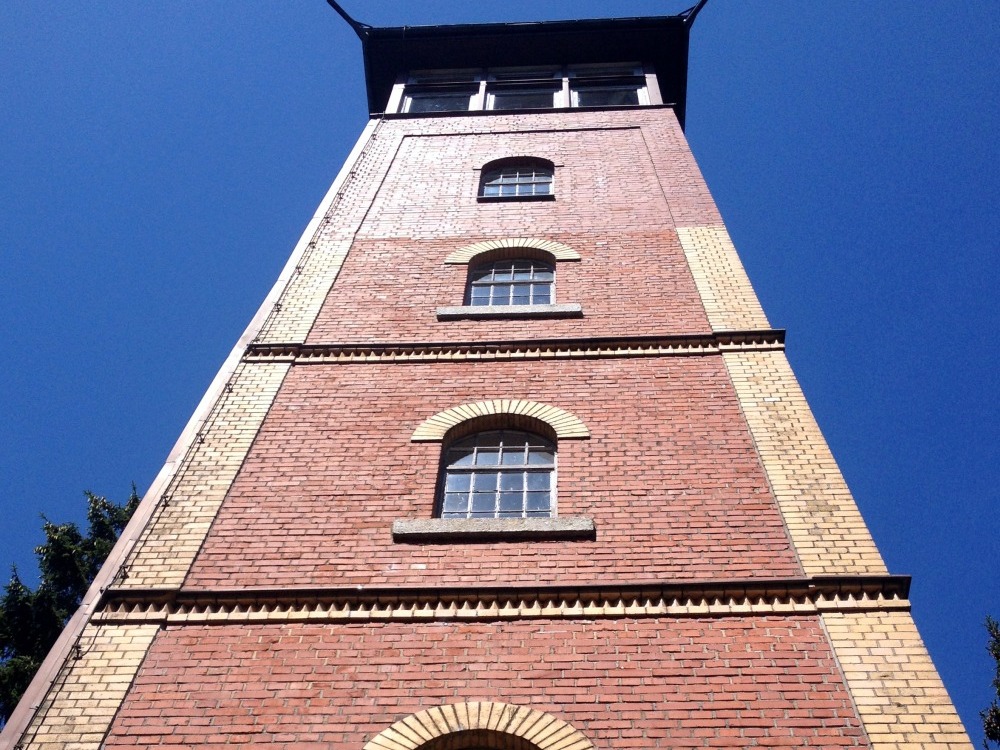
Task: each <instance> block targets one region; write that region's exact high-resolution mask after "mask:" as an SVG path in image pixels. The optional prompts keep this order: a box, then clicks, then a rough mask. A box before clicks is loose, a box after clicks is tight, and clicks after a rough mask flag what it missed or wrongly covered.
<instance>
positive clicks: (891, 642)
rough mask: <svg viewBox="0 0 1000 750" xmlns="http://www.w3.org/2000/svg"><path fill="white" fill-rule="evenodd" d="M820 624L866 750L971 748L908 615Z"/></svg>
mask: <svg viewBox="0 0 1000 750" xmlns="http://www.w3.org/2000/svg"><path fill="white" fill-rule="evenodd" d="M822 621H823V624H824V626H825V627H826V630H827V633H828V634H829V637H830V643H831V644H832V645H833V651H834V654H835V655H836V657H837V660H838V661H839V662H840V667H841V669H842V670H843V672H844V678H845V680H846V682H847V688H848V691H849V692H850V694H851V696H852V698H853V700H854V703H855V706H856V707H857V710H858V714H859V716H860V717H861V721H862V723H863V724H864V728H865V731H866V732H867V733H868V738H869V740H870V741H871V746H872V750H932V748H933V749H934V750H972V743H971V742H970V741H969V737H968V735H967V734H966V732H965V727H963V726H962V721H961V719H959V717H958V713H957V712H956V711H955V707H954V705H953V704H952V702H951V699H950V698H949V697H948V692H947V691H946V690H945V687H944V684H943V683H942V682H941V678H940V676H939V675H938V673H937V670H936V669H935V668H934V664H933V663H932V662H931V659H930V656H929V655H928V653H927V649H926V647H925V646H924V643H923V641H922V640H921V638H920V634H919V633H918V632H917V628H916V626H915V625H914V623H913V618H912V617H911V616H910V613H909V612H904V611H893V612H865V613H861V612H838V613H825V614H823V615H822Z"/></svg>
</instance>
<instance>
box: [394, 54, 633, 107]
mask: <svg viewBox="0 0 1000 750" xmlns="http://www.w3.org/2000/svg"><path fill="white" fill-rule="evenodd" d="M398 101H400V105H399V106H400V109H399V111H400V112H405V113H411V114H419V113H434V112H458V111H476V110H497V111H519V110H530V109H557V108H566V107H629V106H642V105H647V104H649V103H650V97H649V92H648V91H647V86H646V75H645V71H644V68H643V66H642V65H639V64H638V63H621V64H614V65H570V66H565V67H553V68H527V67H525V68H489V69H480V70H467V69H466V70H455V71H449V70H433V71H416V72H414V73H413V74H411V76H410V79H409V81H408V82H407V83H406V84H405V88H404V92H403V95H402V97H401V98H400V99H399V100H398Z"/></svg>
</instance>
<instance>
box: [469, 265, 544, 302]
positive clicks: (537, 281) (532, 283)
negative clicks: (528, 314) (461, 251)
mask: <svg viewBox="0 0 1000 750" xmlns="http://www.w3.org/2000/svg"><path fill="white" fill-rule="evenodd" d="M554 276H555V274H554V272H553V269H552V266H551V265H549V264H548V263H544V262H542V261H538V260H501V261H497V262H496V263H491V264H489V265H486V266H480V267H477V268H475V269H473V271H472V276H471V280H470V282H469V299H468V304H470V305H474V306H484V305H488V306H493V305H549V304H552V285H553V280H554Z"/></svg>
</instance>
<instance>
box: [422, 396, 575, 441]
mask: <svg viewBox="0 0 1000 750" xmlns="http://www.w3.org/2000/svg"><path fill="white" fill-rule="evenodd" d="M494 414H498V415H499V414H503V415H509V416H524V417H530V418H532V419H536V420H538V421H539V422H544V423H545V424H546V425H548V426H549V427H551V428H552V431H553V432H554V433H555V436H556V438H558V439H561V440H565V439H572V438H577V439H581V438H589V437H590V430H588V429H587V426H586V425H585V424H584V423H583V422H582V421H581V420H580V418H579V417H577V416H576V415H575V414H571V413H570V412H568V411H566V410H565V409H560V408H559V407H557V406H550V405H549V404H542V403H539V402H538V401H527V400H525V399H494V400H491V401H477V402H476V403H473V404H462V405H461V406H453V407H452V408H450V409H445V410H444V411H440V412H438V413H437V414H435V415H434V416H433V417H430V418H429V419H427V420H425V421H424V422H422V423H421V424H420V426H419V427H417V429H416V430H414V432H413V435H412V436H411V437H410V440H412V441H413V442H437V441H440V440H443V439H444V437H445V435H446V434H447V433H448V431H449V430H451V429H452V428H453V427H455V426H456V425H459V424H461V423H463V422H467V421H469V420H472V419H479V418H481V417H488V416H490V415H494Z"/></svg>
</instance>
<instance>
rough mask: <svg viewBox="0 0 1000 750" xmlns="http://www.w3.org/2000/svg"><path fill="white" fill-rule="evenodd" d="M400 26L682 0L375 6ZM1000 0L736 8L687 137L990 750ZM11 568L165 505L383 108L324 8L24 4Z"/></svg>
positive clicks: (16, 53)
mask: <svg viewBox="0 0 1000 750" xmlns="http://www.w3.org/2000/svg"><path fill="white" fill-rule="evenodd" d="M344 5H345V6H346V7H347V8H348V10H350V11H352V12H354V13H355V14H356V15H357V16H358V17H359V18H360V19H361V20H363V21H366V22H368V23H371V24H374V25H402V24H407V23H409V24H420V23H458V22H478V21H512V20H539V19H543V18H571V17H602V16H606V15H619V16H634V15H655V14H659V13H671V12H676V11H678V10H682V9H683V8H684V7H685V6H686V3H683V2H680V3H678V2H672V1H670V0H659V1H656V0H630V1H627V2H596V1H592V0H577V1H576V2H564V1H562V0H546V1H544V2H542V1H540V0H535V1H534V2H528V1H527V0H507V1H506V2H505V3H503V4H502V5H497V4H494V3H485V2H475V3H470V2H466V3H461V2H458V0H448V1H447V2H446V1H444V0H436V1H433V2H431V1H426V0H425V2H421V3H419V4H417V3H410V4H408V6H407V4H405V3H403V2H401V0H368V2H364V3H362V2H361V1H360V0H345V2H344ZM995 11H996V8H995V6H994V4H993V3H989V2H966V3H955V2H921V3H912V2H902V1H896V2H889V1H886V2H880V3H872V2H870V1H868V2H832V1H831V2H809V3H803V2H793V1H792V0H772V1H771V2H768V3H746V2H735V1H734V0H710V2H709V4H708V6H707V7H706V9H705V10H704V12H703V13H702V15H701V16H700V17H699V19H698V21H697V24H696V26H695V29H694V35H693V43H692V51H691V74H690V89H689V95H688V100H689V108H688V137H689V139H690V141H691V145H692V148H693V149H694V152H695V155H696V156H697V158H698V160H699V163H700V164H701V167H702V169H703V171H704V173H705V176H706V178H707V180H708V183H709V185H710V187H711V188H712V191H713V193H714V195H715V197H716V200H717V201H718V203H719V206H720V208H721V210H722V213H723V216H724V217H725V219H726V221H727V224H728V226H729V229H730V232H731V233H732V235H733V237H734V239H735V241H736V245H737V248H738V249H739V251H740V254H741V256H742V257H743V260H744V263H745V264H746V266H747V269H748V271H749V273H750V276H751V279H752V280H753V282H754V285H755V287H756V289H757V291H758V293H759V295H760V297H761V299H762V301H763V304H764V307H765V310H766V311H767V313H768V315H769V317H770V319H771V321H772V323H773V324H774V325H775V326H777V327H783V328H787V329H788V332H789V333H788V355H789V358H790V359H791V361H792V365H793V367H794V368H795V371H796V373H797V375H798V376H799V379H800V381H801V383H802V385H803V388H804V390H805V392H806V395H807V397H808V398H809V400H810V403H811V405H812V406H813V409H814V411H815V413H816V416H817V418H818V420H819V423H820V425H821V427H822V428H823V430H824V433H825V434H826V436H827V439H828V440H829V442H830V444H831V447H832V448H833V451H834V454H835V456H836V457H837V459H838V461H839V462H840V465H841V468H842V469H843V471H844V473H845V475H846V477H847V480H848V482H849V484H850V485H851V487H852V489H853V491H854V494H855V496H856V498H857V500H858V503H859V505H860V507H861V509H862V512H863V513H864V515H865V518H866V519H867V521H868V523H869V525H870V526H871V529H872V532H873V534H874V535H875V539H876V541H877V542H878V544H879V547H880V549H881V550H882V553H883V555H884V556H885V558H886V561H887V563H888V565H889V567H890V570H891V571H892V572H894V573H904V574H911V575H913V577H914V582H913V589H912V597H913V600H914V616H915V617H916V619H917V623H918V625H919V627H920V629H921V632H922V634H923V636H924V638H925V640H926V641H927V644H928V646H929V648H930V651H931V653H932V656H933V657H934V659H935V662H936V663H937V665H938V668H939V669H940V671H941V673H942V675H943V677H944V679H945V682H946V684H947V686H948V688H949V690H950V691H951V694H952V696H953V698H954V699H955V701H956V703H957V705H958V707H959V710H960V712H961V713H962V716H963V719H964V720H965V722H966V725H967V727H968V728H969V730H970V732H971V733H972V735H973V739H974V741H976V744H979V743H978V739H979V738H980V737H981V730H980V727H979V721H978V715H977V714H978V711H979V710H980V709H981V708H983V707H984V706H985V705H986V704H987V703H988V701H989V698H990V695H989V681H990V678H991V676H992V673H991V665H990V663H989V660H988V657H987V655H986V652H985V649H984V644H985V631H984V629H983V627H982V622H983V619H984V617H985V615H986V614H987V613H990V612H992V613H993V614H994V615H995V616H1000V550H998V544H997V522H998V512H997V508H998V499H1000V498H998V495H1000V491H998V489H997V481H996V477H995V474H996V471H997V467H998V466H1000V455H998V453H1000V451H998V447H997V446H998V441H997V434H998V428H997V424H998V421H1000V420H998V417H1000V414H998V411H1000V407H998V399H997V385H998V378H997V375H996V364H997V355H996V350H995V348H994V347H993V346H992V345H991V337H992V335H993V334H994V333H995V331H996V330H997V329H998V323H1000V315H998V305H997V294H996V289H997V282H998V280H1000V259H998V253H997V244H998V241H997V236H998V229H1000V227H998V219H997V197H998V187H1000V169H998V166H1000V163H998V162H1000V159H998V156H1000V147H998V137H997V127H998V123H1000V118H998V115H1000V98H998V97H997V95H996V82H997V81H998V80H1000V56H998V55H997V53H996V50H997V49H998V48H1000V21H998V17H997V15H996V12H995ZM0 70H3V71H4V74H3V75H2V76H0V250H2V257H3V260H4V264H3V271H2V273H0V316H2V319H3V320H4V321H5V324H4V326H2V328H0V344H2V346H3V350H4V351H5V352H6V359H7V361H6V363H5V366H4V368H3V369H2V371H0V394H2V396H0V398H2V403H3V415H4V418H3V420H0V477H2V480H3V488H4V491H3V508H4V519H5V523H4V524H3V525H2V527H0V562H3V561H10V562H16V563H17V564H18V566H19V567H20V568H21V570H22V571H23V572H24V573H25V574H26V577H30V574H31V573H32V572H33V565H34V563H33V556H32V554H31V548H32V547H33V546H34V545H35V544H37V543H38V542H39V541H40V540H41V532H40V530H39V524H40V520H39V514H41V513H44V514H45V515H47V516H48V517H50V518H52V519H53V520H57V521H62V520H73V519H77V520H78V519H80V518H81V517H82V514H83V508H84V505H83V499H82V491H83V490H85V489H90V490H93V491H95V492H97V493H100V494H107V495H109V496H112V497H114V498H116V499H119V500H121V499H124V497H125V496H126V495H127V493H128V489H129V484H130V482H131V481H133V480H134V481H135V482H136V483H137V484H138V485H139V489H140V491H141V490H144V489H145V487H146V485H148V483H149V482H150V481H151V480H152V478H153V476H154V475H155V473H156V471H157V470H158V469H159V467H160V465H161V464H162V462H163V460H164V458H165V457H166V454H167V452H168V450H169V449H170V446H171V445H172V443H173V441H174V440H175V439H176V437H177V435H178V434H179V432H180V430H181V428H182V427H183V425H184V423H185V421H186V420H187V418H188V416H189V415H190V413H191V412H192V411H193V409H194V406H195V404H196V403H197V401H198V399H199V398H200V396H201V394H202V393H203V391H204V389H205V388H206V387H207V385H208V383H209V381H210V380H211V378H212V376H213V375H214V373H215V371H216V369H217V368H218V366H219V365H220V364H221V362H222V360H223V358H224V357H225V356H226V354H227V353H228V351H229V350H230V348H231V347H232V345H233V343H234V342H235V341H236V339H237V337H238V336H239V334H240V332H241V331H242V330H243V328H244V326H245V325H246V323H247V322H248V321H249V319H250V317H251V316H252V314H253V312H254V311H255V309H256V307H257V305H258V304H259V303H260V301H261V300H262V298H263V297H264V295H265V293H266V291H267V290H268V289H269V287H270V285H271V283H272V282H273V280H274V279H275V278H276V276H277V274H278V270H279V268H280V267H281V265H282V264H283V262H284V260H285V258H286V257H287V255H288V253H289V252H290V251H291V248H292V246H293V245H294V244H295V242H296V240H297V239H298V236H299V234H300V232H301V230H302V229H303V227H304V226H305V224H306V222H307V220H308V219H309V217H310V215H311V213H312V211H313V209H314V208H315V206H316V205H317V204H318V203H319V201H320V198H321V197H322V195H323V193H324V192H325V190H326V188H327V187H328V186H329V183H330V182H331V181H332V179H333V176H334V175H335V174H336V171H337V169H338V167H339V165H340V163H341V162H342V161H343V159H344V157H345V156H346V154H347V152H348V150H349V149H350V147H351V145H352V144H353V142H354V140H355V139H356V138H357V136H358V134H359V133H360V131H361V128H362V127H363V125H364V122H365V120H366V106H365V102H364V99H363V93H362V92H363V82H362V75H363V74H362V66H361V54H360V45H359V44H358V42H357V41H356V39H355V37H354V36H353V34H352V33H351V32H350V31H349V29H347V27H346V25H345V24H343V22H342V21H340V19H339V18H338V17H337V16H336V15H335V14H334V13H333V11H332V10H330V9H329V7H328V6H327V5H326V3H325V2H323V0H290V1H288V2H283V3H270V2H262V1H257V0H246V1H245V2H240V3H236V2H233V1H231V0H227V1H225V2H223V1H220V2H214V3H205V2H200V1H195V0H178V1H175V2H170V3H136V2H132V0H128V1H126V0H106V1H105V2H102V3H97V4H67V3H55V2H48V1H44V2H43V1H39V2H32V3H28V2H23V1H22V0H11V2H8V3H5V4H3V6H2V7H0Z"/></svg>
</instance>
